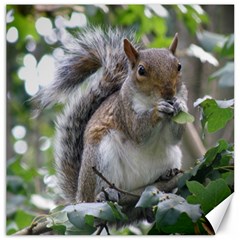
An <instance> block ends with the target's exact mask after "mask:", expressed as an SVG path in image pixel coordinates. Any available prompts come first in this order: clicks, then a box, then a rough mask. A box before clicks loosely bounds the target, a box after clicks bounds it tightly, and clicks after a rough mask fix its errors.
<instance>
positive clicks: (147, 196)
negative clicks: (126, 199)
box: [136, 186, 163, 208]
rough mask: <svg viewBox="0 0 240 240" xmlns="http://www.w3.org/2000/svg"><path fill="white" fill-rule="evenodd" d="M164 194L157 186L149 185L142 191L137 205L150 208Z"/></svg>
mask: <svg viewBox="0 0 240 240" xmlns="http://www.w3.org/2000/svg"><path fill="white" fill-rule="evenodd" d="M162 196H163V193H162V192H160V191H159V190H158V189H157V188H156V187H154V186H148V187H146V189H145V190H144V192H143V193H142V195H141V197H140V199H139V200H138V202H137V204H136V207H142V208H148V207H151V206H154V205H156V204H157V203H158V202H159V199H160V197H162Z"/></svg>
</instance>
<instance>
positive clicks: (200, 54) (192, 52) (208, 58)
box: [187, 44, 219, 66]
mask: <svg viewBox="0 0 240 240" xmlns="http://www.w3.org/2000/svg"><path fill="white" fill-rule="evenodd" d="M187 55H188V56H193V57H196V58H198V59H199V60H200V61H201V62H202V63H205V62H208V63H210V64H212V65H213V66H218V65H219V63H218V60H217V59H216V58H215V57H214V56H213V55H212V54H211V53H208V52H206V51H204V50H203V49H202V48H201V47H199V46H197V45H195V44H191V45H190V46H189V48H188V49H187Z"/></svg>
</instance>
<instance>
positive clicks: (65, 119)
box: [33, 27, 187, 203]
mask: <svg viewBox="0 0 240 240" xmlns="http://www.w3.org/2000/svg"><path fill="white" fill-rule="evenodd" d="M177 45H178V34H176V35H175V36H174V38H173V40H172V43H171V44H170V46H169V48H150V49H145V48H143V47H142V46H140V45H139V44H136V43H135V40H134V37H133V34H132V33H126V32H124V31H122V30H119V29H111V28H110V29H107V30H103V29H101V28H96V27H95V28H94V27H93V28H89V27H88V28H86V30H84V31H82V32H81V33H79V34H78V35H77V36H74V37H70V39H69V41H68V43H67V44H66V46H64V51H65V55H64V57H63V58H62V59H61V60H59V62H58V67H57V70H56V76H55V79H54V80H53V82H52V83H50V85H49V86H47V87H46V88H42V89H41V90H40V91H39V92H38V93H37V95H36V96H35V97H34V98H33V100H34V101H35V102H36V103H37V105H38V108H39V109H38V110H40V111H41V110H42V109H43V108H45V107H47V106H48V105H51V104H54V103H57V102H60V103H64V105H65V106H64V109H63V112H62V113H60V115H59V116H58V117H57V121H56V137H55V162H56V172H57V179H58V184H59V186H60V188H61V190H62V192H63V194H64V197H65V199H66V201H67V202H68V203H76V202H80V201H86V202H93V201H95V199H96V196H97V195H98V193H99V192H101V190H102V188H103V187H107V184H106V183H105V182H104V181H103V180H102V179H101V178H100V177H99V176H97V175H96V174H95V173H94V171H93V169H92V167H93V166H95V167H96V169H98V170H99V172H101V173H102V175H103V176H105V177H106V178H107V179H108V180H109V181H110V182H112V183H114V184H115V185H116V186H117V187H119V188H121V189H124V190H126V191H129V192H131V191H132V190H135V189H138V188H140V187H143V186H147V185H149V184H151V183H154V182H155V181H156V180H157V179H159V177H160V176H162V175H164V174H165V173H166V172H167V171H168V170H169V169H175V168H176V169H180V168H181V158H182V153H181V150H180V147H179V143H180V140H181V137H182V134H183V131H184V125H182V124H178V123H176V122H174V121H173V120H172V117H173V116H175V115H176V114H178V113H179V112H180V111H187V103H186V102H187V89H186V87H185V85H184V83H183V82H182V81H181V63H180V61H179V60H178V58H177V57H176V56H175V53H176V48H177Z"/></svg>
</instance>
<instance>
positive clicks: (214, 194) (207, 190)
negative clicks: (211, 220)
mask: <svg viewBox="0 0 240 240" xmlns="http://www.w3.org/2000/svg"><path fill="white" fill-rule="evenodd" d="M187 187H188V189H189V191H190V192H191V193H192V195H190V196H188V197H187V201H188V202H189V203H192V204H200V205H201V209H202V210H203V212H204V213H205V214H207V213H209V212H210V211H211V210H212V209H213V208H215V207H216V206H217V205H218V204H219V203H221V202H222V201H223V200H224V199H225V198H227V197H228V196H229V195H230V194H231V191H230V189H229V187H228V185H227V184H226V182H225V181H224V180H223V179H218V180H216V181H211V182H210V183H209V184H208V185H207V186H206V187H204V186H203V185H202V184H201V183H199V182H197V181H190V182H187Z"/></svg>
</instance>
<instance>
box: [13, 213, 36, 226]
mask: <svg viewBox="0 0 240 240" xmlns="http://www.w3.org/2000/svg"><path fill="white" fill-rule="evenodd" d="M33 218H34V215H32V214H30V213H28V212H26V211H24V210H21V209H20V210H18V211H17V212H16V216H15V222H16V224H17V225H18V227H19V229H22V228H25V227H27V226H29V225H31V223H32V220H33Z"/></svg>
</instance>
